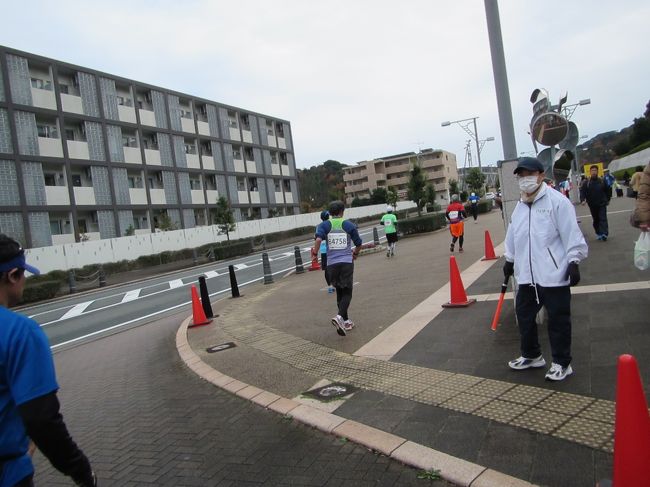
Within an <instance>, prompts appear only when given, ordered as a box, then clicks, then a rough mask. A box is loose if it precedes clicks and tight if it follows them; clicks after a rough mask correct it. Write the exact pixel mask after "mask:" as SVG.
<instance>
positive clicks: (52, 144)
mask: <svg viewBox="0 0 650 487" xmlns="http://www.w3.org/2000/svg"><path fill="white" fill-rule="evenodd" d="M41 91H43V90H41ZM38 153H39V155H41V156H44V157H63V147H62V146H61V139H51V138H46V137H39V138H38Z"/></svg>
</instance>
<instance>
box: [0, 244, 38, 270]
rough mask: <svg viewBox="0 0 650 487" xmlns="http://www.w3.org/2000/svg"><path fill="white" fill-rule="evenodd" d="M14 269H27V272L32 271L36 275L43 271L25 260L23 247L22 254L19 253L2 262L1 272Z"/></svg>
mask: <svg viewBox="0 0 650 487" xmlns="http://www.w3.org/2000/svg"><path fill="white" fill-rule="evenodd" d="M12 269H25V270H26V271H27V272H31V273H32V274H34V275H35V276H38V275H39V274H40V273H41V271H39V270H38V269H37V268H36V267H34V266H31V265H29V264H28V263H27V262H26V261H25V253H24V252H22V249H21V252H20V254H18V255H17V256H16V257H14V258H13V259H11V260H8V261H6V262H3V263H2V264H0V272H7V271H10V270H12Z"/></svg>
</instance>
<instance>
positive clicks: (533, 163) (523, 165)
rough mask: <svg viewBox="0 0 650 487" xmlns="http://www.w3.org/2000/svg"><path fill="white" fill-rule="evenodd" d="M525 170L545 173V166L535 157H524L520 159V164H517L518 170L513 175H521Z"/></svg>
mask: <svg viewBox="0 0 650 487" xmlns="http://www.w3.org/2000/svg"><path fill="white" fill-rule="evenodd" d="M524 169H525V170H527V171H538V172H544V166H543V165H542V163H541V162H539V160H538V159H537V158H535V157H522V158H521V159H519V164H517V169H515V170H514V172H513V174H519V172H521V171H522V170H524Z"/></svg>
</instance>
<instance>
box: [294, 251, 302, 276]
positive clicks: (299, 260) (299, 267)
mask: <svg viewBox="0 0 650 487" xmlns="http://www.w3.org/2000/svg"><path fill="white" fill-rule="evenodd" d="M293 252H294V254H295V255H296V274H302V273H303V272H305V268H304V267H303V266H302V256H301V255H300V247H297V246H296V247H294V248H293Z"/></svg>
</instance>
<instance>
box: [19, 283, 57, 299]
mask: <svg viewBox="0 0 650 487" xmlns="http://www.w3.org/2000/svg"><path fill="white" fill-rule="evenodd" d="M61 285H62V283H61V281H39V282H36V283H34V284H32V283H30V284H29V285H26V286H25V290H24V291H23V300H22V302H23V303H33V302H34V301H42V300H44V299H52V298H53V297H55V296H56V295H57V293H58V292H59V289H61Z"/></svg>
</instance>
